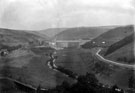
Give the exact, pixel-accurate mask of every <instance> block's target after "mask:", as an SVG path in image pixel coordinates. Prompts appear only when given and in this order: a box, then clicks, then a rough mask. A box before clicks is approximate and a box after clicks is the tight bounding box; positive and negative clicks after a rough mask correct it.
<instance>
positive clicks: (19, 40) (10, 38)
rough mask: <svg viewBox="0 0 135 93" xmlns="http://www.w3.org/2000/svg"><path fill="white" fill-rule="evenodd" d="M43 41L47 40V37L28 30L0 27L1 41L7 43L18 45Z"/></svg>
mask: <svg viewBox="0 0 135 93" xmlns="http://www.w3.org/2000/svg"><path fill="white" fill-rule="evenodd" d="M41 41H46V38H45V37H44V38H43V37H41V36H39V35H36V34H33V33H29V32H27V31H19V30H13V29H3V28H1V29H0V43H1V44H6V45H11V46H12V45H18V44H28V43H30V42H32V43H39V42H41Z"/></svg>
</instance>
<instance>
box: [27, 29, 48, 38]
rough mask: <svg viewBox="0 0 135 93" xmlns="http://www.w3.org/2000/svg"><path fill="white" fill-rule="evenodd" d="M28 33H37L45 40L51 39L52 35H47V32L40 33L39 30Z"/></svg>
mask: <svg viewBox="0 0 135 93" xmlns="http://www.w3.org/2000/svg"><path fill="white" fill-rule="evenodd" d="M28 33H31V34H34V35H37V36H39V37H41V38H43V39H45V40H50V37H49V36H47V35H45V34H42V33H40V32H39V31H29V32H28Z"/></svg>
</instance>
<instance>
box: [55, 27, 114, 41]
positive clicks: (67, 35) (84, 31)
mask: <svg viewBox="0 0 135 93" xmlns="http://www.w3.org/2000/svg"><path fill="white" fill-rule="evenodd" d="M111 28H112V27H110V28H109V27H76V28H69V29H66V30H64V31H62V32H60V33H58V34H57V35H55V37H54V38H55V39H57V40H76V39H92V38H95V37H97V36H99V35H100V34H101V33H104V32H106V31H108V30H109V29H111Z"/></svg>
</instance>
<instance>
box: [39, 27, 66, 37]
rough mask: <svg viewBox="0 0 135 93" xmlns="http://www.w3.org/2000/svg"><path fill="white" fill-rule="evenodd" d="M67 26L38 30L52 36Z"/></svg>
mask: <svg viewBox="0 0 135 93" xmlns="http://www.w3.org/2000/svg"><path fill="white" fill-rule="evenodd" d="M66 29H67V28H49V29H46V30H41V31H38V32H39V33H40V34H43V35H46V36H48V37H50V38H52V37H54V36H55V35H56V34H58V33H60V32H62V31H64V30H66Z"/></svg>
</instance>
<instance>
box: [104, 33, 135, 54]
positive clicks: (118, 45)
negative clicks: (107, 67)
mask: <svg viewBox="0 0 135 93" xmlns="http://www.w3.org/2000/svg"><path fill="white" fill-rule="evenodd" d="M133 41H134V34H131V35H129V36H127V37H125V38H124V39H122V40H120V41H118V42H116V43H114V44H112V45H111V46H110V47H109V48H108V50H107V52H106V53H105V56H107V55H108V54H111V53H112V52H114V51H116V50H118V49H119V48H121V47H123V46H125V45H127V44H129V43H131V42H133Z"/></svg>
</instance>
